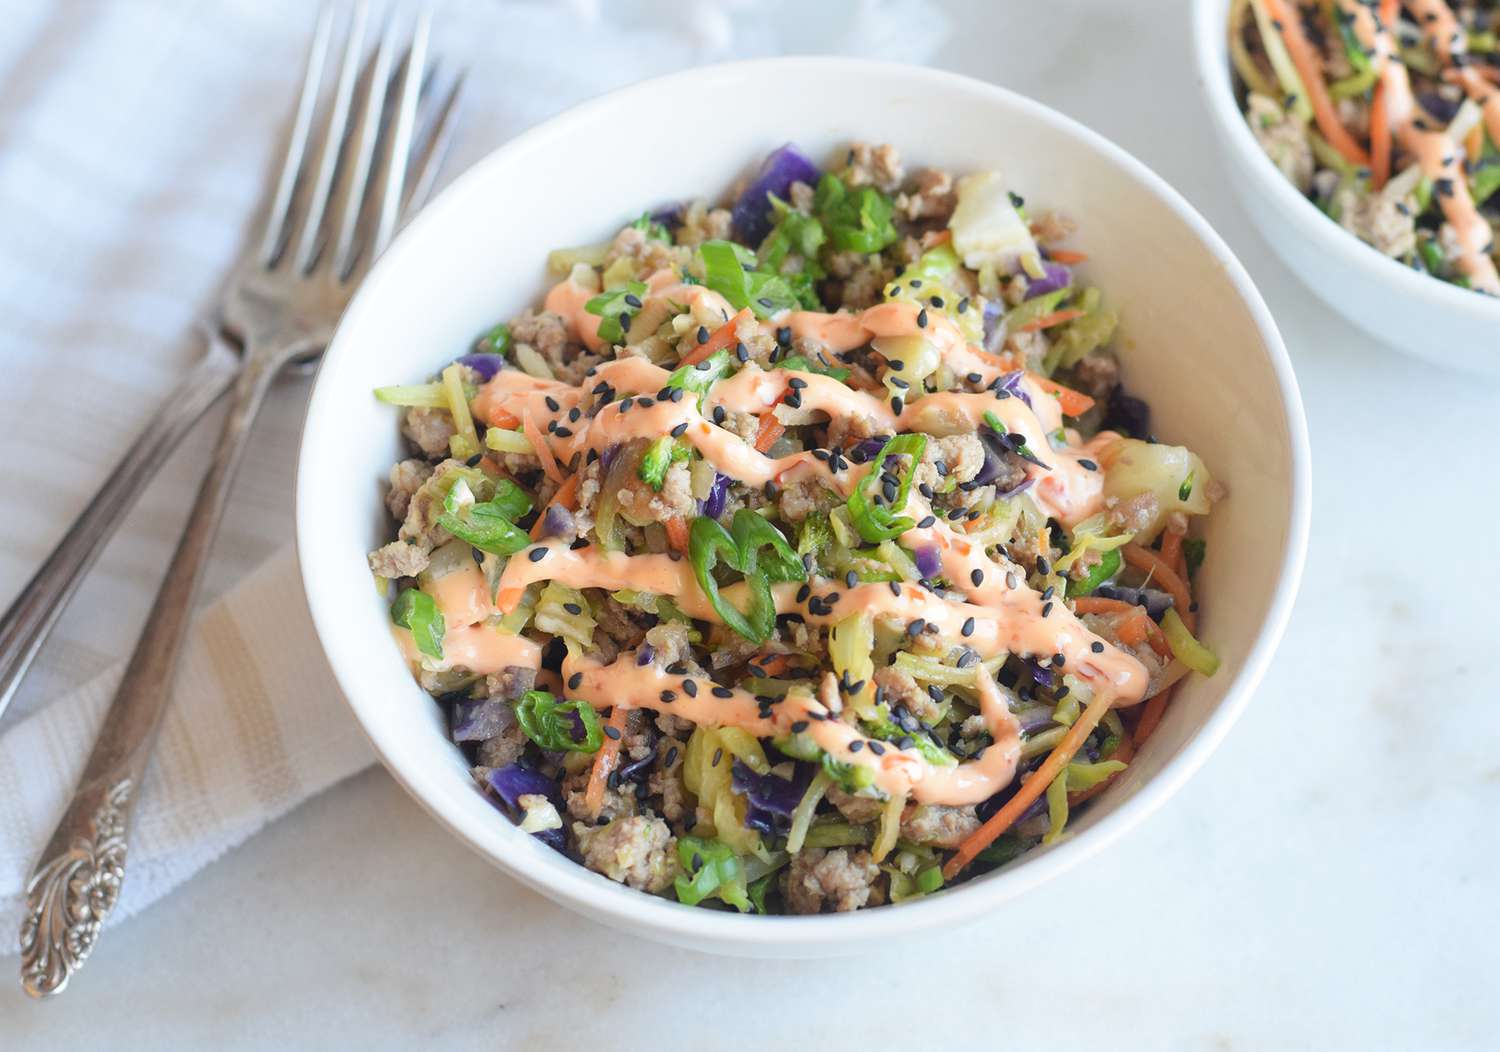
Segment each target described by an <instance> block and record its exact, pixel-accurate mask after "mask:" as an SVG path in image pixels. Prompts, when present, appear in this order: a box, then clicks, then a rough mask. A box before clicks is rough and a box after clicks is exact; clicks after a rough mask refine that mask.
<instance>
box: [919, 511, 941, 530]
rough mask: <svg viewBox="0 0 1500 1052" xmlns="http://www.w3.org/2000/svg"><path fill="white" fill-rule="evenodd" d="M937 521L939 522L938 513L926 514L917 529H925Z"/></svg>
mask: <svg viewBox="0 0 1500 1052" xmlns="http://www.w3.org/2000/svg"><path fill="white" fill-rule="evenodd" d="M936 523H937V516H936V515H924V516H923V517H922V521H921V522H918V523H917V529H919V530H925V529H927V528H928V527H929V526H933V525H936Z"/></svg>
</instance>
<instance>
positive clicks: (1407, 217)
mask: <svg viewBox="0 0 1500 1052" xmlns="http://www.w3.org/2000/svg"><path fill="white" fill-rule="evenodd" d="M1413 190H1414V188H1413V187H1412V186H1411V185H1409V184H1408V181H1407V180H1394V179H1393V180H1392V181H1391V182H1389V183H1387V184H1386V187H1385V189H1384V190H1381V191H1380V192H1379V193H1378V194H1377V193H1370V192H1368V191H1364V190H1361V189H1359V188H1358V187H1356V186H1354V185H1352V184H1351V185H1349V186H1345V187H1343V189H1341V190H1340V191H1339V192H1338V194H1336V195H1335V197H1334V200H1333V207H1334V209H1335V210H1336V211H1337V213H1338V217H1339V225H1340V226H1342V227H1343V228H1344V229H1345V230H1348V231H1349V232H1350V233H1352V234H1354V235H1355V236H1356V237H1358V238H1359V239H1360V240H1361V241H1365V242H1368V243H1369V244H1371V245H1374V246H1375V247H1376V248H1377V249H1379V250H1380V251H1381V252H1383V253H1385V254H1386V255H1387V256H1392V257H1396V256H1404V255H1406V254H1407V253H1409V252H1414V251H1415V250H1416V247H1417V219H1416V216H1417V199H1416V195H1415V193H1414V192H1413ZM1440 237H1441V235H1440ZM1440 243H1441V242H1440Z"/></svg>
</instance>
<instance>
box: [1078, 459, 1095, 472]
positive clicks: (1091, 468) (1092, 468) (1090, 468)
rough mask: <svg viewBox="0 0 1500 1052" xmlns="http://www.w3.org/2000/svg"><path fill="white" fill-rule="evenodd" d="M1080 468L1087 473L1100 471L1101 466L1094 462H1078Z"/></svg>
mask: <svg viewBox="0 0 1500 1052" xmlns="http://www.w3.org/2000/svg"><path fill="white" fill-rule="evenodd" d="M1078 466H1079V467H1081V468H1083V469H1084V470H1085V471H1098V470H1099V465H1098V464H1095V463H1094V462H1093V461H1092V460H1080V461H1079V462H1078Z"/></svg>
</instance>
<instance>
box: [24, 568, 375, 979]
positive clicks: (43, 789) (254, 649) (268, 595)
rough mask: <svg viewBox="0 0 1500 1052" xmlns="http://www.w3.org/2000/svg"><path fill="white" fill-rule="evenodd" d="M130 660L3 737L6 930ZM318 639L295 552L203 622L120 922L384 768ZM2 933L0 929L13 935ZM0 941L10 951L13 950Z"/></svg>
mask: <svg viewBox="0 0 1500 1052" xmlns="http://www.w3.org/2000/svg"><path fill="white" fill-rule="evenodd" d="M123 669H124V662H123V661H121V662H120V663H119V664H117V665H115V666H114V667H113V668H111V669H110V670H109V671H108V672H106V673H104V674H103V675H101V676H99V677H98V678H96V679H94V680H92V681H90V682H89V683H87V684H85V685H84V686H82V687H80V688H79V689H78V690H75V691H72V692H71V693H69V694H68V695H66V696H65V697H62V698H59V699H57V700H56V701H55V702H53V703H52V704H50V705H48V706H47V707H45V708H44V709H42V710H41V711H40V712H37V713H35V714H33V715H31V716H29V717H27V718H26V719H24V720H22V721H20V722H18V723H17V724H16V725H15V726H13V727H9V728H8V729H7V730H6V731H5V733H4V735H3V736H0V829H3V830H4V831H5V835H4V836H3V837H0V925H3V926H4V928H9V927H10V926H11V920H12V919H14V920H15V921H16V923H17V925H19V918H20V916H21V912H22V896H23V889H24V887H25V882H26V877H27V875H28V874H29V873H30V872H31V867H32V866H33V865H34V864H35V863H36V855H37V852H38V851H39V850H40V848H41V846H42V845H43V844H44V843H45V842H46V840H47V838H48V837H49V836H50V835H51V833H52V829H53V825H54V823H55V821H56V818H57V816H58V815H60V814H61V813H62V811H63V808H64V807H66V806H67V802H68V799H69V797H70V796H71V795H72V792H73V786H74V784H75V783H76V782H77V780H78V773H79V771H81V770H82V769H83V764H84V761H85V760H86V759H87V758H88V749H89V743H90V742H92V741H93V737H94V728H95V727H97V726H98V725H99V722H100V720H101V719H102V718H103V713H104V709H105V708H106V706H108V705H109V702H110V699H111V698H112V697H113V696H114V691H115V686H116V684H118V683H119V681H120V673H121V672H122V671H123ZM374 758H375V757H374V753H373V752H372V751H371V749H370V745H369V743H368V742H367V741H366V740H365V737H364V735H363V734H362V733H361V731H360V729H359V726H358V724H356V723H355V721H354V719H353V717H352V716H351V715H350V714H349V710H348V708H347V706H345V704H344V701H343V699H342V697H340V695H339V691H338V687H337V686H336V685H335V684H334V681H333V673H332V672H330V671H329V669H328V664H327V662H326V661H324V659H323V656H322V651H321V650H320V649H319V647H318V640H317V637H316V636H315V635H314V634H313V626H312V618H311V617H310V616H309V615H308V612H307V604H306V603H305V602H304V601H303V599H302V583H301V580H300V578H299V576H298V573H297V561H296V557H295V556H294V555H293V553H292V551H291V549H289V548H288V549H286V550H284V551H282V552H279V553H278V554H277V555H275V556H273V557H272V558H271V559H270V561H268V562H266V563H265V564H264V565H262V566H261V567H260V569H258V570H256V571H254V572H253V573H252V574H251V575H250V576H249V577H248V578H246V579H245V580H244V581H243V582H241V583H240V584H238V585H236V586H235V587H234V588H233V589H232V590H231V591H230V592H229V594H228V595H226V596H225V597H224V598H222V599H220V600H218V601H217V602H215V603H213V604H211V605H210V606H208V607H207V608H206V609H204V610H203V611H202V613H201V614H200V616H199V618H198V620H197V623H196V625H195V626H194V629H193V632H192V637H191V639H190V640H189V642H188V645H187V648H186V650H185V653H184V657H183V661H182V666H181V670H180V673H179V675H178V679H177V686H176V689H175V691H174V692H173V697H172V706H171V708H170V709H168V710H167V716H166V720H165V722H164V723H163V724H162V729H161V738H160V739H159V741H158V743H157V746H156V754H155V758H154V761H153V763H152V765H151V768H150V770H149V771H148V773H147V775H146V782H145V789H144V791H143V793H142V794H141V797H140V803H139V805H138V807H137V811H136V827H135V836H134V837H133V838H132V839H131V843H130V854H129V855H128V857H127V859H126V866H125V874H126V877H125V884H124V888H123V889H122V893H121V896H120V902H119V905H118V906H117V907H116V908H115V912H114V914H113V919H114V920H119V919H122V918H124V917H128V916H129V915H130V914H132V913H134V912H136V911H137V910H139V909H141V908H142V907H144V906H147V905H149V904H150V903H151V902H154V901H155V900H156V899H158V898H160V897H161V896H163V895H165V894H166V893H167V892H169V891H171V890H172V889H173V888H174V887H176V886H177V885H178V884H180V883H182V881H184V880H186V879H187V878H188V877H189V876H191V875H192V874H193V873H195V872H197V871H198V870H199V869H201V868H202V867H203V866H205V865H207V864H208V863H210V862H212V861H213V860H214V859H216V858H218V857H219V856H220V855H222V854H223V853H224V852H225V851H227V850H228V849H229V848H231V847H233V846H234V845H235V844H238V843H239V842H240V841H242V840H244V839H245V838H246V837H248V836H250V835H251V834H252V833H254V832H256V830H258V829H260V828H261V826H263V825H265V824H266V823H267V822H270V821H272V820H273V819H276V818H279V817H280V816H281V815H283V814H285V813H286V812H287V811H289V810H291V809H292V808H293V807H295V806H296V805H297V804H299V803H301V802H302V801H303V800H305V799H307V798H308V797H309V796H312V795H314V794H315V793H319V792H322V791H323V790H324V789H326V788H328V787H329V786H330V785H332V784H333V783H335V782H337V781H340V780H341V779H343V778H347V777H348V776H349V775H351V774H353V773H354V772H356V771H358V770H360V769H361V768H362V767H364V766H366V765H367V764H369V763H371V762H373V761H374ZM4 928H0V931H3V930H4ZM15 949H16V946H15V943H14V941H13V940H12V939H10V938H3V937H0V952H5V953H13V952H15Z"/></svg>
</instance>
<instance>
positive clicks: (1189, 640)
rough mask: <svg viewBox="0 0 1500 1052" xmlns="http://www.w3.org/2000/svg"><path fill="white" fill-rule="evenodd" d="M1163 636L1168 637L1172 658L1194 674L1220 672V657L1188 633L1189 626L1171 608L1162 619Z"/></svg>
mask: <svg viewBox="0 0 1500 1052" xmlns="http://www.w3.org/2000/svg"><path fill="white" fill-rule="evenodd" d="M1161 634H1162V635H1164V636H1166V637H1167V646H1169V647H1171V648H1172V656H1173V657H1175V658H1176V659H1177V660H1178V661H1181V662H1182V663H1183V664H1184V665H1186V666H1187V667H1188V668H1190V669H1192V670H1193V671H1194V672H1201V673H1202V674H1203V675H1205V676H1212V675H1213V674H1214V673H1215V672H1217V671H1219V658H1218V656H1217V655H1216V654H1215V653H1214V652H1213V651H1212V650H1209V649H1208V647H1206V646H1204V645H1203V644H1202V643H1200V642H1198V640H1197V639H1196V638H1195V637H1194V635H1193V633H1191V632H1189V631H1188V627H1187V625H1185V624H1183V623H1182V617H1181V615H1179V614H1178V613H1177V611H1176V610H1175V609H1170V608H1169V609H1168V610H1167V612H1166V614H1165V616H1163V617H1162V619H1161Z"/></svg>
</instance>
